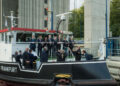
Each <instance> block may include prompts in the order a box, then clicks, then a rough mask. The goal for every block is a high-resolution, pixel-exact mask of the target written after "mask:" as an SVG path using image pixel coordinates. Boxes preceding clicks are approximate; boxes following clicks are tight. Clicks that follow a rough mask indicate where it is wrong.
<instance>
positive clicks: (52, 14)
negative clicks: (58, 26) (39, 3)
mask: <svg viewBox="0 0 120 86" xmlns="http://www.w3.org/2000/svg"><path fill="white" fill-rule="evenodd" d="M53 22H54V21H53V0H51V30H53Z"/></svg>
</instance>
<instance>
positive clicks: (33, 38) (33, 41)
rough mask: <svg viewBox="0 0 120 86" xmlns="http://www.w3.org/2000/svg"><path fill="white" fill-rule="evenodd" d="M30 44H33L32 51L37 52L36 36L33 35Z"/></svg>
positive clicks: (31, 45)
mask: <svg viewBox="0 0 120 86" xmlns="http://www.w3.org/2000/svg"><path fill="white" fill-rule="evenodd" d="M30 42H31V43H30V49H31V50H33V51H35V49H36V44H35V42H36V39H35V36H34V35H32V39H31V41H30Z"/></svg>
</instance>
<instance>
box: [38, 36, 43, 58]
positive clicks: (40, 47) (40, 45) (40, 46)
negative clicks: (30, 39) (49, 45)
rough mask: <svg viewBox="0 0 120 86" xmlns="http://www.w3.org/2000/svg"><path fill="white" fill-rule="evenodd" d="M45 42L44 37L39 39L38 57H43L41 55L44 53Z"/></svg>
mask: <svg viewBox="0 0 120 86" xmlns="http://www.w3.org/2000/svg"><path fill="white" fill-rule="evenodd" d="M41 42H43V39H42V36H39V39H38V56H40V57H41V53H42V47H43V45H42V43H41Z"/></svg>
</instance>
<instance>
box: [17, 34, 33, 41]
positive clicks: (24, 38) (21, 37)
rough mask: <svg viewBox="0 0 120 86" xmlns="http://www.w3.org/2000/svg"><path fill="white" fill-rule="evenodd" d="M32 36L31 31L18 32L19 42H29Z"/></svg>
mask: <svg viewBox="0 0 120 86" xmlns="http://www.w3.org/2000/svg"><path fill="white" fill-rule="evenodd" d="M31 37H32V34H30V33H17V42H29V41H30V39H31Z"/></svg>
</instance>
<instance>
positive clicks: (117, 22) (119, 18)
mask: <svg viewBox="0 0 120 86" xmlns="http://www.w3.org/2000/svg"><path fill="white" fill-rule="evenodd" d="M110 10H111V12H110V30H111V31H112V35H113V37H118V36H120V0H112V1H111V3H110Z"/></svg>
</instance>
